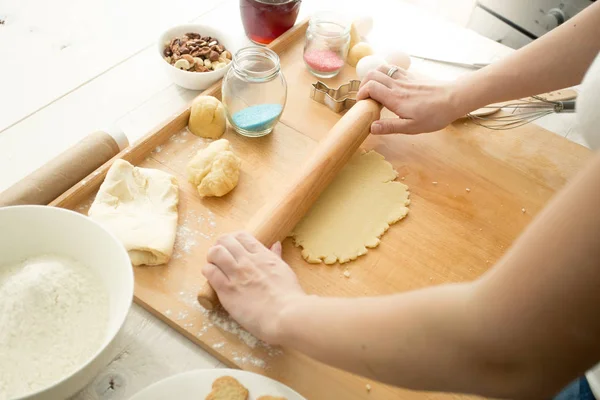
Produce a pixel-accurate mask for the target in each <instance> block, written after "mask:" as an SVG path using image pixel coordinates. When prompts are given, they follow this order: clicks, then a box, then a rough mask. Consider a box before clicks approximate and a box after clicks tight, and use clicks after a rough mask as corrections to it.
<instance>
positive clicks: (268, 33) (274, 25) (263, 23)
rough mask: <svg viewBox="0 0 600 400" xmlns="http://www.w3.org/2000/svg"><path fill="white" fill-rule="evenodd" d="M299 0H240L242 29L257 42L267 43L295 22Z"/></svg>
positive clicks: (298, 9)
mask: <svg viewBox="0 0 600 400" xmlns="http://www.w3.org/2000/svg"><path fill="white" fill-rule="evenodd" d="M300 3H301V0H240V14H241V16H242V23H243V24H244V30H245V31H246V35H247V36H248V38H249V39H250V40H252V41H253V42H254V43H257V44H269V43H271V42H272V41H273V40H275V39H277V38H278V37H279V36H281V35H282V34H283V33H284V32H285V31H287V30H288V29H290V28H291V27H292V26H294V24H295V23H296V19H297V18H298V12H299V11H300Z"/></svg>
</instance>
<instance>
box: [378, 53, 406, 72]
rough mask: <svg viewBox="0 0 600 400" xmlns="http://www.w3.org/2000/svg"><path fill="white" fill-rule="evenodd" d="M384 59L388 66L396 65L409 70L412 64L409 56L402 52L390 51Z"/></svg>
mask: <svg viewBox="0 0 600 400" xmlns="http://www.w3.org/2000/svg"><path fill="white" fill-rule="evenodd" d="M383 58H384V59H385V61H386V62H387V63H388V64H390V65H395V66H397V67H400V68H402V69H408V68H409V67H410V64H411V61H410V57H409V55H408V54H406V53H405V52H403V51H400V50H392V51H389V52H387V54H385V56H384V57H383Z"/></svg>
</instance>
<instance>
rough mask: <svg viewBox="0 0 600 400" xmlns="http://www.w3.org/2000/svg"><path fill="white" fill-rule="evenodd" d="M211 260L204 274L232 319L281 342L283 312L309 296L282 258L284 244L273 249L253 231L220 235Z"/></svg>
mask: <svg viewBox="0 0 600 400" xmlns="http://www.w3.org/2000/svg"><path fill="white" fill-rule="evenodd" d="M207 261H208V263H209V264H207V265H206V266H205V267H204V268H203V269H202V273H203V274H204V276H206V278H207V279H208V282H209V283H210V284H211V286H212V287H213V288H214V289H215V291H216V292H217V294H218V295H219V300H220V301H221V304H222V305H223V307H225V309H226V310H227V311H228V312H229V314H230V315H231V316H232V318H233V319H234V320H236V321H237V322H238V323H239V324H240V325H242V326H243V327H244V328H246V329H247V330H248V331H249V332H250V333H252V334H253V335H255V336H256V337H258V338H259V339H262V340H264V341H266V342H268V343H271V344H279V343H278V342H279V340H280V338H279V333H280V332H279V326H278V323H279V320H280V316H281V314H282V312H283V311H284V310H285V308H286V306H287V305H288V304H290V303H291V302H293V301H297V300H299V299H300V298H303V297H305V296H307V295H306V294H305V293H304V291H303V290H302V288H301V287H300V284H299V283H298V279H297V278H296V275H295V274H294V271H292V269H291V268H290V267H289V265H287V264H286V263H285V262H284V261H283V260H282V259H281V243H279V242H277V243H275V245H273V247H272V248H271V250H269V249H267V248H266V247H265V246H263V245H262V244H261V243H260V242H259V241H258V240H256V239H255V238H254V237H253V236H251V235H250V234H249V233H246V232H237V233H233V234H230V235H225V236H222V237H221V238H219V239H218V240H217V242H216V244H215V245H214V246H213V247H211V248H210V250H209V251H208V256H207Z"/></svg>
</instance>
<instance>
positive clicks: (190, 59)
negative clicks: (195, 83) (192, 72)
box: [181, 54, 194, 65]
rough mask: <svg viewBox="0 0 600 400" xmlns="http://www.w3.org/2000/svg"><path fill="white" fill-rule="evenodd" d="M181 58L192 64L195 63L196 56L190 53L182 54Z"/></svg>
mask: <svg viewBox="0 0 600 400" xmlns="http://www.w3.org/2000/svg"><path fill="white" fill-rule="evenodd" d="M181 59H182V60H185V61H187V62H188V63H190V65H192V64H194V58H193V57H192V56H190V55H189V54H184V55H182V56H181Z"/></svg>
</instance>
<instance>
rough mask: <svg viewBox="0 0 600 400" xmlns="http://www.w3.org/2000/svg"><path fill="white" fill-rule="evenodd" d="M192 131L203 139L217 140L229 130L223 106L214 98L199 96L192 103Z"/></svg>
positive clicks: (190, 127) (190, 126)
mask: <svg viewBox="0 0 600 400" xmlns="http://www.w3.org/2000/svg"><path fill="white" fill-rule="evenodd" d="M188 127H189V129H190V131H191V132H192V133H193V134H194V135H196V136H200V137H203V138H209V139H217V138H219V137H221V135H223V133H224V132H225V129H226V128H227V119H226V116H225V108H224V107H223V104H222V103H221V102H220V101H219V100H217V99H216V98H214V97H212V96H198V97H196V98H195V99H194V102H193V103H192V108H191V112H190V120H189V122H188Z"/></svg>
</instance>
